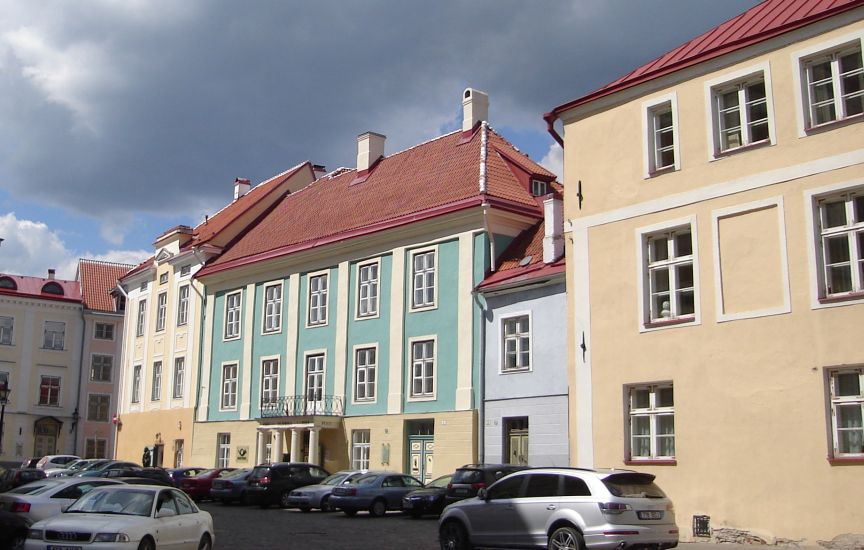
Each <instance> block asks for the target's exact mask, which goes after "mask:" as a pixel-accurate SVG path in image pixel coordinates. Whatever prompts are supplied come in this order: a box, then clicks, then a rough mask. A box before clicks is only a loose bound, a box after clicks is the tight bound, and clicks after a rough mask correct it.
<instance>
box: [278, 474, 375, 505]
mask: <svg viewBox="0 0 864 550" xmlns="http://www.w3.org/2000/svg"><path fill="white" fill-rule="evenodd" d="M365 473H366V470H342V471H341V472H336V473H335V474H332V475H330V476H329V477H327V478H326V479H325V480H324V481H322V482H321V483H317V484H315V485H307V486H305V487H301V488H300V489H295V490H293V491H291V494H290V495H289V496H288V506H289V507H291V508H300V510H301V511H302V512H309V511H310V510H312V509H313V508H315V509H320V510H321V511H322V512H331V511H333V508H332V507H331V506H330V502H329V501H330V493H332V492H333V487H336V486H337V485H342V484H343V483H348V482H349V481H351V480H352V479H354V478H356V477H359V476H361V475H363V474H365Z"/></svg>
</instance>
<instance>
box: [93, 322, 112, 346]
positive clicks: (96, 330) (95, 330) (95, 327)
mask: <svg viewBox="0 0 864 550" xmlns="http://www.w3.org/2000/svg"><path fill="white" fill-rule="evenodd" d="M99 327H110V331H111V337H110V338H105V328H103V330H102V336H99ZM114 329H115V326H114V323H94V324H93V339H94V340H105V341H107V342H113V341H114Z"/></svg>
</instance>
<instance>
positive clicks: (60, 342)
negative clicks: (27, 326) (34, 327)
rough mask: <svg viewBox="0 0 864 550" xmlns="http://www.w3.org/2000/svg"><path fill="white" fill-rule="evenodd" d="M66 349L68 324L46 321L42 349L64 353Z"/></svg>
mask: <svg viewBox="0 0 864 550" xmlns="http://www.w3.org/2000/svg"><path fill="white" fill-rule="evenodd" d="M65 347H66V323H64V322H62V321H45V325H44V331H43V338H42V349H51V350H57V351H62V350H63V349H65Z"/></svg>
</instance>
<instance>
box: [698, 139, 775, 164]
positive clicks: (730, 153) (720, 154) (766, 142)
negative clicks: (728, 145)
mask: <svg viewBox="0 0 864 550" xmlns="http://www.w3.org/2000/svg"><path fill="white" fill-rule="evenodd" d="M771 145H774V144H773V143H772V142H771V140H770V139H763V140H762V141H757V142H756V143H749V144H747V145H742V146H741V147H735V148H733V149H726V150H724V151H716V152H715V153H714V159H713V160H723V159H725V158H728V157H734V156H735V155H737V154H739V153H746V152H748V151H752V150H753V149H761V148H762V147H770V146H771Z"/></svg>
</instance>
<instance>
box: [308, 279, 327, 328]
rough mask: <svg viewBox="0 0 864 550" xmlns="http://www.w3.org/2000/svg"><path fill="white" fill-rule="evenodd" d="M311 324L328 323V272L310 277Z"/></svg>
mask: <svg viewBox="0 0 864 550" xmlns="http://www.w3.org/2000/svg"><path fill="white" fill-rule="evenodd" d="M309 324H310V325H326V324H327V274H324V275H316V276H314V277H309Z"/></svg>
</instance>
